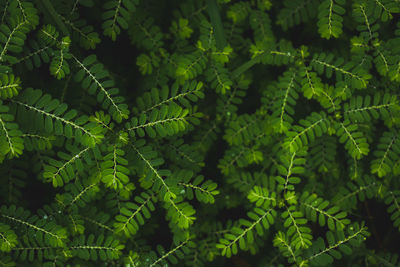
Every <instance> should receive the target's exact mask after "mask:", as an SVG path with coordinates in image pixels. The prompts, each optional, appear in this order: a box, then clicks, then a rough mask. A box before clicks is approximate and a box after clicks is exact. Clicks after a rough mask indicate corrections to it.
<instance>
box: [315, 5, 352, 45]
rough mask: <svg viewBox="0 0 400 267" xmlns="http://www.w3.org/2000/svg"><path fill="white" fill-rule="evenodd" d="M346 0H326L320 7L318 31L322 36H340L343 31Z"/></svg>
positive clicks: (328, 37)
mask: <svg viewBox="0 0 400 267" xmlns="http://www.w3.org/2000/svg"><path fill="white" fill-rule="evenodd" d="M345 3H346V2H345V1H344V0H324V1H322V2H321V3H320V4H319V7H318V23H317V25H318V32H319V33H320V35H321V37H322V38H326V39H328V40H329V39H330V38H331V37H335V38H338V37H339V35H340V34H341V33H342V32H343V30H342V28H343V24H342V22H343V17H342V16H343V15H344V13H345V12H346V10H345V9H344V8H343V6H344V5H345Z"/></svg>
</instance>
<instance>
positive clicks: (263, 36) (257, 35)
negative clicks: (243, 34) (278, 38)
mask: <svg viewBox="0 0 400 267" xmlns="http://www.w3.org/2000/svg"><path fill="white" fill-rule="evenodd" d="M249 23H250V26H251V28H252V29H253V31H254V41H255V43H258V42H272V41H274V40H275V37H274V33H273V31H272V28H271V27H272V25H271V24H272V22H271V19H270V18H269V16H268V14H267V13H265V12H263V11H260V10H252V11H251V12H250V17H249Z"/></svg>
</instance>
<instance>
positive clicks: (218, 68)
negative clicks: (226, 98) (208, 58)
mask: <svg viewBox="0 0 400 267" xmlns="http://www.w3.org/2000/svg"><path fill="white" fill-rule="evenodd" d="M204 75H205V76H206V80H207V81H208V82H209V83H210V86H211V88H213V89H215V91H216V92H217V93H219V94H226V92H228V91H229V90H230V89H231V86H232V85H233V81H232V80H231V78H230V73H229V70H228V69H227V68H225V67H224V66H223V64H221V63H219V62H213V63H211V67H209V68H207V69H206V70H205V72H204Z"/></svg>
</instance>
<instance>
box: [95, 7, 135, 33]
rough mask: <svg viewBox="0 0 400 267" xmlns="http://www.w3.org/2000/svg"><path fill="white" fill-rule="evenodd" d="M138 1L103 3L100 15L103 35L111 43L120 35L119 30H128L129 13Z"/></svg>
mask: <svg viewBox="0 0 400 267" xmlns="http://www.w3.org/2000/svg"><path fill="white" fill-rule="evenodd" d="M138 2H139V0H112V1H108V2H106V3H104V6H103V8H104V10H105V11H104V13H103V15H102V19H103V21H104V22H103V24H102V28H103V30H104V35H106V36H109V37H110V38H111V39H112V40H113V41H115V40H116V38H117V35H119V34H120V33H121V29H120V28H123V29H125V30H126V29H128V21H129V20H130V18H131V13H132V12H134V11H135V6H136V5H137V4H138Z"/></svg>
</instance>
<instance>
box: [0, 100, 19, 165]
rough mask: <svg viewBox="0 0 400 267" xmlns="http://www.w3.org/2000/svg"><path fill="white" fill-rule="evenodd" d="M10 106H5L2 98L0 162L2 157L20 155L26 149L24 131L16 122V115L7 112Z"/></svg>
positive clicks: (0, 107)
mask: <svg viewBox="0 0 400 267" xmlns="http://www.w3.org/2000/svg"><path fill="white" fill-rule="evenodd" d="M8 111H9V107H8V106H4V105H3V103H2V101H1V100H0V162H1V158H2V157H5V156H7V157H8V158H12V157H18V156H19V155H21V154H22V151H23V149H24V141H23V139H22V138H21V136H22V132H21V131H20V130H19V129H18V128H19V127H18V124H17V123H15V122H14V116H13V115H11V114H8V113H6V112H8Z"/></svg>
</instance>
